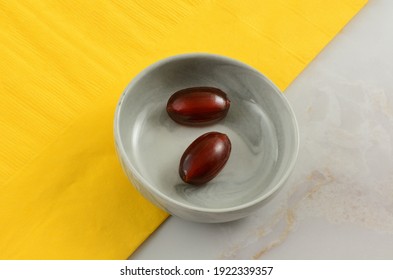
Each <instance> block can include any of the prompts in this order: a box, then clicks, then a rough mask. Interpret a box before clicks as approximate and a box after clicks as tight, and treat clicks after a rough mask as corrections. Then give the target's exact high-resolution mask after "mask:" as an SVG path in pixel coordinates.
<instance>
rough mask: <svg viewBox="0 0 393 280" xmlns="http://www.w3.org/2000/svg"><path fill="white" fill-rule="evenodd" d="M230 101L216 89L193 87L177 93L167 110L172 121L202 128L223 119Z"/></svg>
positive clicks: (172, 97) (168, 104)
mask: <svg viewBox="0 0 393 280" xmlns="http://www.w3.org/2000/svg"><path fill="white" fill-rule="evenodd" d="M229 107H230V100H229V99H228V97H227V95H226V93H225V92H223V91H222V90H220V89H218V88H214V87H192V88H186V89H182V90H179V91H177V92H175V93H174V94H173V95H172V96H171V97H170V98H169V100H168V103H167V106H166V110H167V112H168V115H169V116H170V117H171V119H172V120H174V121H175V122H177V123H179V124H183V125H188V126H202V125H208V124H212V123H215V122H217V121H219V120H221V119H223V118H224V117H225V116H226V115H227V113H228V110H229Z"/></svg>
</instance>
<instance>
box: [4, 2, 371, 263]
mask: <svg viewBox="0 0 393 280" xmlns="http://www.w3.org/2000/svg"><path fill="white" fill-rule="evenodd" d="M365 3H366V0H329V1H315V0H292V1H291V0H262V1H261V0H260V1H254V0H241V1H237V0H229V1H228V0H222V1H218V0H217V1H215V0H195V1H193V0H150V1H145V0H138V1H128V0H127V1H126V0H119V1H97V0H91V1H76V0H72V1H70V0H68V1H51V0H42V1H35V0H31V1H28V0H27V1H3V0H0V61H1V63H0V135H1V137H0V258H1V259H125V258H127V257H128V256H129V255H130V254H131V253H132V252H133V251H134V250H135V249H136V248H137V247H138V246H139V245H140V244H141V243H142V242H143V241H144V240H145V239H146V238H147V237H148V236H149V235H150V234H151V233H152V232H153V231H154V230H155V229H156V228H157V227H158V226H159V225H160V223H162V222H163V221H164V220H165V218H166V217H167V216H168V215H167V214H166V213H164V212H163V211H161V210H159V209H157V208H156V207H154V206H153V205H151V204H150V203H149V202H147V201H146V200H145V199H144V198H142V197H141V196H140V195H139V194H138V193H137V192H136V191H135V190H134V188H133V187H132V186H131V184H130V183H129V182H128V181H127V179H126V177H125V175H124V174H123V172H122V170H121V168H120V165H119V163H118V160H117V158H116V155H115V151H114V145H113V136H112V122H113V114H114V109H115V106H116V102H117V100H118V98H119V96H120V94H121V93H122V91H123V89H124V88H125V87H126V85H127V83H128V82H129V81H130V79H131V78H132V77H134V76H135V75H136V74H137V73H138V72H139V71H141V70H142V69H143V68H144V67H146V66H148V65H149V64H151V63H153V62H155V61H156V60H157V59H161V58H164V57H167V56H170V55H175V54H179V53H187V52H195V51H197V52H210V53H217V54H221V55H227V56H230V57H233V58H236V59H239V60H242V61H244V62H246V63H249V64H250V65H252V66H254V67H256V68H258V69H259V70H260V71H262V72H263V73H265V74H266V75H267V76H269V77H270V78H271V79H272V80H273V81H274V82H275V83H276V84H277V85H278V86H279V87H280V88H281V89H285V87H286V86H287V85H288V84H289V83H290V82H291V81H292V80H293V79H294V78H295V77H296V75H298V74H299V73H300V72H301V71H302V69H304V68H305V66H306V65H307V64H308V63H309V62H310V61H311V60H312V59H313V58H314V57H315V56H316V55H317V54H318V52H320V51H321V49H322V48H323V47H324V46H325V45H326V44H327V43H328V42H329V41H330V40H331V39H332V38H333V37H334V36H335V35H336V34H337V33H338V32H339V31H340V29H341V28H343V26H344V25H345V24H346V23H347V22H348V21H349V20H350V19H351V18H352V17H353V16H354V15H355V14H356V13H357V12H358V11H359V10H360V9H361V8H362V7H363V5H364V4H365Z"/></svg>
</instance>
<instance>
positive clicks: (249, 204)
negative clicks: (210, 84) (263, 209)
mask: <svg viewBox="0 0 393 280" xmlns="http://www.w3.org/2000/svg"><path fill="white" fill-rule="evenodd" d="M198 58H214V59H218V60H224V61H227V62H229V63H232V64H236V65H238V66H241V67H243V68H247V69H249V70H252V71H254V72H255V73H257V74H258V75H260V76H261V78H262V79H264V80H265V81H266V82H267V83H268V84H269V86H271V87H272V88H273V89H274V91H275V93H277V94H278V96H279V97H280V99H281V102H282V103H283V104H284V106H285V107H286V109H287V110H288V112H289V114H290V116H291V120H292V127H293V134H294V135H293V140H294V141H295V145H294V146H295V147H294V149H293V151H291V152H292V155H291V157H290V162H289V164H288V166H287V169H286V170H285V173H284V174H283V176H281V178H280V180H278V182H277V183H276V184H275V185H274V186H273V187H272V188H271V189H270V190H269V191H267V192H266V193H264V194H263V195H261V196H259V197H257V198H256V199H254V200H251V201H248V202H245V203H242V204H239V205H236V206H231V207H225V208H208V207H206V208H205V207H201V206H194V205H189V204H186V203H183V202H180V201H178V200H175V199H173V198H172V197H170V196H168V195H166V194H164V193H162V192H161V191H159V190H158V189H157V188H156V187H154V186H153V185H152V184H150V183H149V182H147V180H146V179H145V178H144V177H143V176H142V175H141V174H140V173H139V171H138V170H137V169H136V168H135V167H134V165H133V164H132V162H131V161H130V159H129V157H128V156H127V153H126V151H125V148H124V145H123V142H122V141H121V137H120V121H119V119H120V114H121V112H122V108H123V106H122V104H123V100H124V99H125V98H126V96H127V95H128V93H129V92H130V88H132V87H133V86H134V85H135V84H137V83H138V82H139V80H140V79H141V78H142V77H143V76H145V75H146V74H147V73H149V72H150V71H151V70H153V69H155V68H157V67H160V66H161V65H164V64H166V63H172V62H174V61H178V60H184V59H198ZM113 132H114V140H115V144H116V146H117V150H118V153H119V156H120V157H121V158H122V159H123V162H124V163H125V164H126V167H127V168H129V169H130V170H131V172H132V174H133V176H135V177H136V178H137V180H138V181H139V182H141V183H142V184H143V185H144V186H145V187H146V188H147V189H148V191H149V192H151V193H153V194H154V195H156V196H158V197H159V198H160V199H161V200H165V201H169V202H170V203H171V204H174V205H176V206H179V207H182V208H185V209H188V210H192V211H198V212H204V213H229V212H236V211H239V210H243V209H248V208H250V207H253V206H255V205H258V204H259V203H261V202H262V201H264V200H266V199H267V198H269V197H270V196H272V195H273V194H274V193H275V192H276V191H278V190H279V189H280V188H281V187H282V186H283V185H284V183H285V181H286V180H287V179H288V177H289V176H290V175H291V173H292V172H293V169H294V167H295V165H296V162H297V157H298V154H299V127H298V123H297V120H296V116H295V113H294V111H293V108H292V106H291V105H290V103H289V101H288V99H287V98H286V97H285V96H284V93H283V92H282V91H281V90H280V89H279V88H278V87H277V86H276V85H275V84H274V83H273V82H272V81H271V80H270V79H269V78H267V77H266V76H265V75H264V74H262V73H261V72H260V71H258V70H257V69H255V68H253V67H251V66H250V65H247V64H246V63H244V62H241V61H239V60H236V59H233V58H230V57H227V56H223V55H218V54H212V53H203V52H195V53H185V54H178V55H172V56H169V57H166V58H163V59H160V60H158V61H157V62H155V63H153V64H151V65H149V66H147V67H146V68H144V69H143V70H142V71H141V72H139V74H137V75H136V76H135V77H134V78H133V79H132V80H131V82H130V83H129V84H128V85H127V87H126V88H125V89H124V91H123V93H122V95H121V97H120V99H119V101H118V103H117V106H116V110H115V116H114V128H113ZM134 187H135V186H134ZM138 191H139V190H138ZM139 192H140V191H139ZM165 209H166V210H167V211H169V209H167V207H165Z"/></svg>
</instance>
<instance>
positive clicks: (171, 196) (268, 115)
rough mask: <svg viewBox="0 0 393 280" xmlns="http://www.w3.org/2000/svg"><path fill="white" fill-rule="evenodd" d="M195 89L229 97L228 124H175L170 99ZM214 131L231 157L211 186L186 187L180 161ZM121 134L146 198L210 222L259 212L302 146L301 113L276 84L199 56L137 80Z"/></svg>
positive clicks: (132, 174) (171, 61) (122, 150)
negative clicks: (207, 88)
mask: <svg viewBox="0 0 393 280" xmlns="http://www.w3.org/2000/svg"><path fill="white" fill-rule="evenodd" d="M196 86H211V87H217V88H220V89H221V90H223V91H224V92H226V93H227V95H228V97H229V99H230V100H231V107H230V109H229V112H228V115H227V116H226V118H225V119H223V120H221V121H219V122H218V123H216V124H214V125H210V126H206V127H198V128H195V127H186V126H182V125H179V124H177V123H175V122H174V121H173V120H172V119H170V118H169V116H168V115H167V112H166V103H167V101H168V99H169V97H170V96H171V95H172V94H173V93H174V92H176V91H177V90H180V89H183V88H187V87H196ZM208 131H218V132H222V133H226V134H227V135H228V137H229V138H230V140H231V142H232V152H231V155H230V158H229V160H228V162H227V164H226V166H225V167H224V169H223V170H222V171H221V172H220V173H219V174H218V175H217V177H215V178H214V179H213V180H212V181H210V182H208V183H207V184H206V185H204V186H202V187H195V186H191V185H186V184H185V183H184V182H183V181H182V180H181V179H180V177H179V174H178V168H179V161H180V158H181V156H182V154H183V152H184V150H185V149H186V148H187V147H188V146H189V144H190V143H191V142H192V141H193V140H194V139H196V138H197V137H198V136H200V135H202V134H203V133H205V132H208ZM114 134H115V142H116V149H117V153H118V156H119V158H120V161H121V164H122V166H123V169H124V171H125V172H126V174H127V176H128V178H129V179H130V180H131V182H132V183H133V185H134V186H135V187H136V188H137V189H138V190H139V191H140V193H141V194H142V195H144V196H145V197H146V198H147V199H148V200H150V201H151V202H152V203H154V204H156V205H157V206H159V207H161V208H162V209H164V210H166V211H167V212H169V213H170V214H173V215H176V216H178V217H181V218H184V219H187V220H191V221H198V222H209V223H212V222H226V221H231V220H236V219H240V218H242V217H245V216H247V215H249V214H250V213H252V212H253V211H255V210H256V209H258V208H260V207H261V206H262V205H263V204H264V203H265V202H266V201H267V199H268V198H270V197H271V196H272V195H273V194H274V193H275V192H277V191H278V190H279V189H280V187H281V186H282V185H283V184H284V182H285V181H286V179H287V178H288V176H289V175H290V173H291V171H292V169H293V167H294V165H295V161H296V158H297V153H298V146H299V143H298V141H299V136H298V128H297V123H296V119H295V116H294V113H293V111H292V109H291V107H290V105H289V103H288V101H287V100H286V98H285V96H284V95H283V94H282V93H281V92H280V90H279V89H278V88H277V87H276V86H275V85H274V84H273V83H272V82H271V81H270V80H269V79H267V78H266V77H265V76H264V75H262V74H261V73H259V72H258V71H256V70H255V69H253V68H251V67H250V66H248V65H246V64H244V63H241V62H239V61H236V60H233V59H230V58H227V57H223V56H218V55H211V54H198V53H197V54H185V55H178V56H174V57H169V58H166V59H163V60H161V61H158V62H157V63H155V64H153V65H151V66H149V67H147V68H146V69H145V70H143V71H142V72H141V73H140V74H139V75H138V76H136V77H135V78H134V79H133V80H132V82H131V83H130V84H129V85H128V87H127V88H126V90H125V91H124V93H123V95H122V96H121V98H120V101H119V103H118V106H117V110H116V114H115V121H114Z"/></svg>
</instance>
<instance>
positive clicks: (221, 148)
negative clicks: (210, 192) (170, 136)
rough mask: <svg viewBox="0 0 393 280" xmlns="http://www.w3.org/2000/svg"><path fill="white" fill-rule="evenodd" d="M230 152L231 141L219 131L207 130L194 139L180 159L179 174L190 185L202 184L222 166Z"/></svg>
mask: <svg viewBox="0 0 393 280" xmlns="http://www.w3.org/2000/svg"><path fill="white" fill-rule="evenodd" d="M230 153H231V141H230V140H229V138H228V136H227V135H226V134H223V133H219V132H208V133H205V134H203V135H202V136H200V137H198V138H197V139H195V141H194V142H192V143H191V145H190V146H188V148H187V149H186V150H185V151H184V153H183V156H182V157H181V160H180V165H179V175H180V177H181V179H182V180H183V181H184V182H186V183H188V184H192V185H202V184H205V183H207V182H209V181H210V180H212V179H213V178H214V177H216V176H217V174H218V173H219V172H220V171H221V170H222V169H223V168H224V166H225V164H226V162H227V161H228V158H229V155H230Z"/></svg>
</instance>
